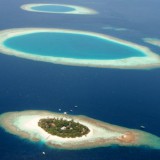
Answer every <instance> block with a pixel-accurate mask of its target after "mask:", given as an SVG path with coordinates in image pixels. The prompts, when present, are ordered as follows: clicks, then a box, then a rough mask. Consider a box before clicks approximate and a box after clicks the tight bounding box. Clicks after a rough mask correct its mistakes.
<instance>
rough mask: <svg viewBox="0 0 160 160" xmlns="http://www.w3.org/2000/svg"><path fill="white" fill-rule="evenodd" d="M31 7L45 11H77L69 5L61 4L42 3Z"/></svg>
mask: <svg viewBox="0 0 160 160" xmlns="http://www.w3.org/2000/svg"><path fill="white" fill-rule="evenodd" d="M31 9H33V10H36V11H43V12H71V11H75V9H74V8H72V7H68V6H59V5H41V6H34V7H31Z"/></svg>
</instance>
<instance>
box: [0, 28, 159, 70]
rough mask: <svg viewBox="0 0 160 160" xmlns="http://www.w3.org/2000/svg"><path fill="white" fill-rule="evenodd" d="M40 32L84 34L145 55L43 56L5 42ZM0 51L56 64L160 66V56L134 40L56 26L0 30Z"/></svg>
mask: <svg viewBox="0 0 160 160" xmlns="http://www.w3.org/2000/svg"><path fill="white" fill-rule="evenodd" d="M40 32H52V33H53V32H54V33H71V34H82V35H88V36H93V37H97V38H101V39H104V40H107V41H108V40H109V41H111V42H115V43H117V44H121V45H124V46H127V47H131V48H134V49H136V50H139V51H141V52H143V54H144V55H145V56H143V57H129V58H123V59H113V60H112V59H109V60H107V59H104V60H98V59H97V60H96V59H94V60H93V59H78V58H65V57H54V56H42V55H36V54H31V53H26V52H22V51H18V50H16V49H12V48H9V47H7V46H5V45H4V42H5V41H6V40H7V39H8V38H11V37H15V36H20V35H26V34H31V33H40ZM0 52H1V53H4V54H7V55H14V56H17V57H21V58H26V59H31V60H36V61H44V62H51V63H54V64H62V65H72V66H85V67H97V68H120V69H152V68H158V67H160V56H159V55H157V54H155V53H154V52H152V51H151V50H150V49H149V48H147V47H144V46H140V45H137V44H135V43H132V42H128V41H125V40H121V39H118V38H115V37H111V36H108V35H104V34H99V33H93V32H84V31H78V30H67V29H54V28H50V29H49V28H18V29H9V30H3V31H0Z"/></svg>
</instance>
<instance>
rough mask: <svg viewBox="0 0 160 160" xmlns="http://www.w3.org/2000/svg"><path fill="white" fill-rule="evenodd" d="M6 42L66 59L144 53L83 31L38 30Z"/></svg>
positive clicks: (121, 56) (27, 51) (39, 53)
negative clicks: (80, 32) (82, 32)
mask: <svg viewBox="0 0 160 160" xmlns="http://www.w3.org/2000/svg"><path fill="white" fill-rule="evenodd" d="M4 45H5V46H7V47H9V48H12V49H15V50H18V51H22V52H25V53H29V54H36V55H43V56H54V57H65V58H80V59H93V60H94V59H121V58H128V57H143V56H145V55H144V54H143V52H142V51H140V50H138V49H135V48H132V47H129V46H127V45H122V44H119V43H116V42H113V41H110V40H106V39H103V38H100V37H96V36H88V35H83V34H70V33H53V32H37V33H31V34H24V35H19V36H15V37H12V38H9V39H7V40H6V41H4Z"/></svg>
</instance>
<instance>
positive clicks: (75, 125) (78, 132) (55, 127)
mask: <svg viewBox="0 0 160 160" xmlns="http://www.w3.org/2000/svg"><path fill="white" fill-rule="evenodd" d="M38 126H39V127H41V128H42V129H44V130H45V131H46V132H47V133H49V134H51V135H56V136H59V137H63V138H75V137H81V136H84V135H87V134H88V133H89V131H90V130H89V128H88V127H86V126H84V125H82V124H80V123H79V122H74V121H73V119H72V120H65V119H63V118H60V119H59V118H43V119H40V120H39V122H38Z"/></svg>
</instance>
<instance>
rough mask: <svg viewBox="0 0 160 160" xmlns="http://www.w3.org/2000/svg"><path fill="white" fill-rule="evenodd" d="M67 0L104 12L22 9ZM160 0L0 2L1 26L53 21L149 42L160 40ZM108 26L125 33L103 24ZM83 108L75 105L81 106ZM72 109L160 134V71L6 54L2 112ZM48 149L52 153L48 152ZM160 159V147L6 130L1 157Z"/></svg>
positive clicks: (0, 67)
mask: <svg viewBox="0 0 160 160" xmlns="http://www.w3.org/2000/svg"><path fill="white" fill-rule="evenodd" d="M42 2H43V3H47V2H48V3H62V4H63V3H66V4H72V5H81V6H85V7H90V8H93V9H95V10H97V11H98V12H99V14H97V15H63V14H60V15H58V14H47V13H35V12H27V11H23V10H21V9H20V8H19V6H20V5H23V4H25V3H42ZM159 6H160V1H159V0H140V1H139V0H132V1H128V0H101V1H99V0H92V1H86V0H79V1H78V0H75V1H72V0H61V1H58V0H46V1H45V2H44V1H42V0H29V1H25V0H21V1H19V0H14V1H10V0H1V1H0V20H1V21H0V29H1V30H3V29H10V28H21V27H48V28H66V29H79V30H84V31H94V32H98V33H104V34H108V35H111V36H115V37H118V38H121V39H124V40H128V41H131V42H135V43H138V44H141V45H145V46H148V47H150V49H152V50H153V51H154V52H156V53H160V49H159V48H158V47H153V46H152V45H148V44H146V43H144V42H143V41H142V38H144V37H155V38H160V35H159V28H160V21H159V15H160V10H159ZM106 26H112V27H117V28H127V29H128V30H126V31H116V30H110V29H104V27H106ZM75 105H76V106H78V107H77V108H75V107H74V106H75ZM59 108H61V109H62V111H68V112H69V110H70V109H73V112H72V113H71V114H75V115H79V114H81V115H86V116H89V117H92V118H95V119H98V120H102V121H105V122H109V123H113V124H116V125H120V126H124V127H129V128H135V129H141V128H140V126H141V125H144V126H145V127H146V128H145V129H144V130H145V131H147V132H150V133H153V134H155V135H157V136H160V125H159V121H160V69H154V70H119V69H101V68H88V67H72V66H63V65H54V64H51V63H45V62H37V61H31V60H26V59H21V58H17V57H14V56H13V57H12V56H7V55H3V54H0V113H4V112H8V111H18V110H29V109H35V110H49V111H54V112H58V109H59ZM42 152H45V153H46V155H43V154H42ZM10 159H13V160H71V159H73V160H160V150H154V149H150V148H144V147H117V146H112V147H103V148H95V149H86V150H78V151H69V150H57V149H50V148H48V147H46V146H45V145H44V144H40V143H32V142H29V141H27V140H24V139H20V138H19V137H17V136H13V135H11V134H8V133H6V132H5V131H4V130H2V129H0V160H10Z"/></svg>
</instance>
